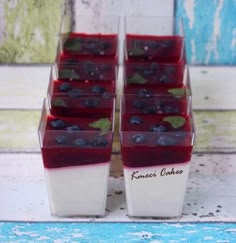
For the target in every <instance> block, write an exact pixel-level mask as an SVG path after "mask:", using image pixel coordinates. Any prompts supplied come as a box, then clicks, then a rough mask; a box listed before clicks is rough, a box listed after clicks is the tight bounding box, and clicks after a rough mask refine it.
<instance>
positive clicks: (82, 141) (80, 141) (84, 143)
mask: <svg viewBox="0 0 236 243" xmlns="http://www.w3.org/2000/svg"><path fill="white" fill-rule="evenodd" d="M74 143H75V145H76V146H78V147H85V146H88V140H87V139H85V138H77V139H75V141H74Z"/></svg>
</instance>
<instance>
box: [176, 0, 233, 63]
mask: <svg viewBox="0 0 236 243" xmlns="http://www.w3.org/2000/svg"><path fill="white" fill-rule="evenodd" d="M235 12H236V2H235V1H234V0H227V1H223V0H216V1H205V0H191V1H189V0H177V1H176V10H175V13H176V15H177V16H181V17H182V18H183V23H184V27H185V37H186V53H187V59H188V61H189V63H191V64H201V65H204V64H205V65H212V64H221V65H235V64H236V54H235V53H236V24H235V21H233V20H234V19H235Z"/></svg>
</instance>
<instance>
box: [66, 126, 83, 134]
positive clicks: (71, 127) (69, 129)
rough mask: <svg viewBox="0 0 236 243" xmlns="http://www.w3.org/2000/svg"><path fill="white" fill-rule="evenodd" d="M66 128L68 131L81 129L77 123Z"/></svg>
mask: <svg viewBox="0 0 236 243" xmlns="http://www.w3.org/2000/svg"><path fill="white" fill-rule="evenodd" d="M66 130H67V131H68V132H72V131H79V130H80V127H79V126H77V125H72V126H68V127H66Z"/></svg>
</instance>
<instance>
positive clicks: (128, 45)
mask: <svg viewBox="0 0 236 243" xmlns="http://www.w3.org/2000/svg"><path fill="white" fill-rule="evenodd" d="M183 56H184V34H183V25H182V22H181V19H179V18H175V17H167V16H166V17H161V16H153V17H151V16H150V17H141V16H127V17H126V18H125V57H126V58H127V59H129V60H138V61H154V62H155V61H158V62H167V63H170V62H172V63H175V62H178V61H179V60H180V59H183Z"/></svg>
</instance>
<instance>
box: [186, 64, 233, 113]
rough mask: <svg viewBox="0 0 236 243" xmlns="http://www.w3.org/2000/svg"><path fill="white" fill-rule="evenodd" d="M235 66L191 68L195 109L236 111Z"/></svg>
mask: <svg viewBox="0 0 236 243" xmlns="http://www.w3.org/2000/svg"><path fill="white" fill-rule="evenodd" d="M235 77H236V67H235V66H212V67H210V66H205V67H204V66H199V67H197V66H196V67H194V66H190V79H191V86H192V93H193V109H198V110H235V109H236V78H235Z"/></svg>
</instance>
